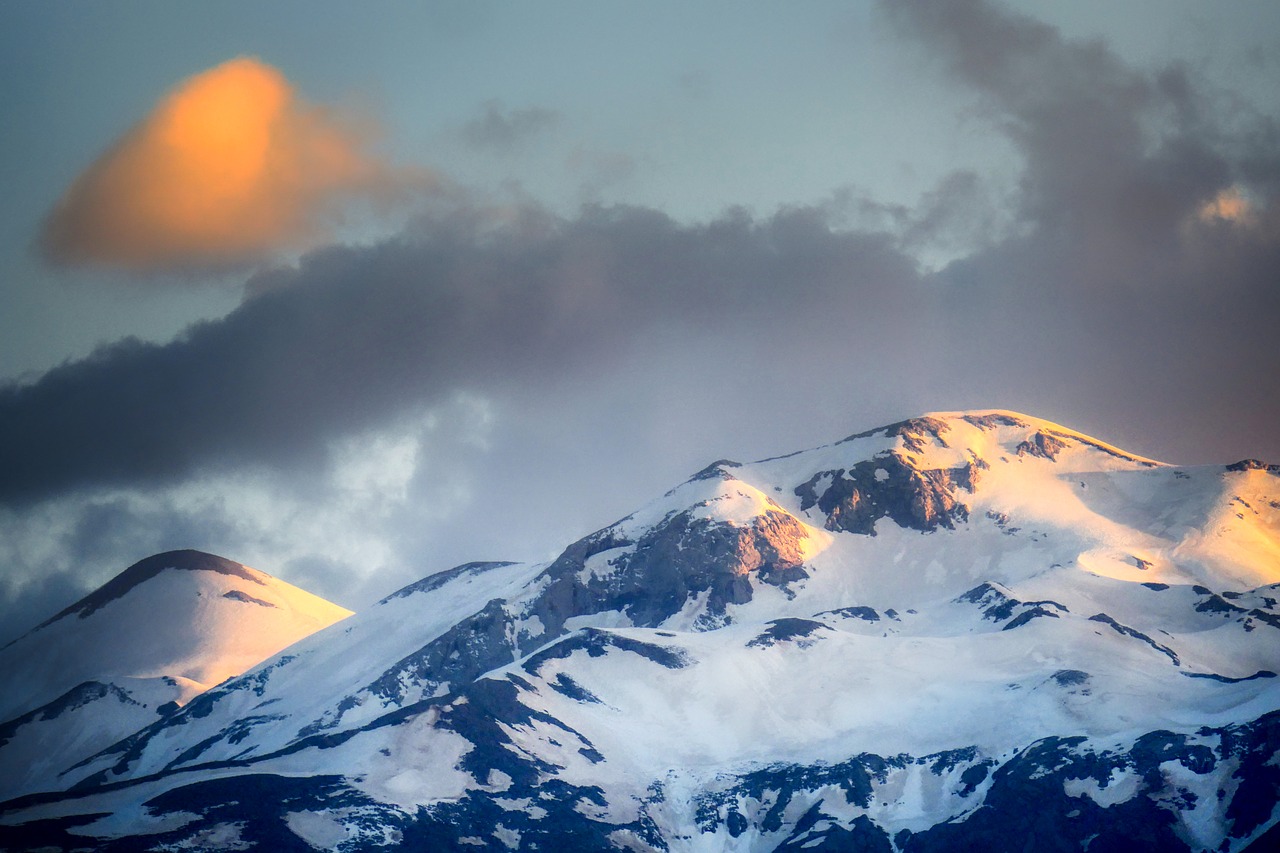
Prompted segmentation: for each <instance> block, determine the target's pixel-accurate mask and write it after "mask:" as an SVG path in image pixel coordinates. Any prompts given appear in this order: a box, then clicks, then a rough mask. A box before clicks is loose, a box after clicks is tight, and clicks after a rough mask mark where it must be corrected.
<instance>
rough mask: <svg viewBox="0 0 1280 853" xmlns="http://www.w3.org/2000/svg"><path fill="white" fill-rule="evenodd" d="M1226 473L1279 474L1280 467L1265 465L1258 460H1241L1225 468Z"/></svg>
mask: <svg viewBox="0 0 1280 853" xmlns="http://www.w3.org/2000/svg"><path fill="white" fill-rule="evenodd" d="M1227 470H1228V471H1266V472H1267V473H1269V474H1280V465H1274V464H1267V463H1266V462H1263V461H1261V460H1259V459H1241V460H1240V461H1239V462H1232V463H1231V464H1230V465H1228V466H1227Z"/></svg>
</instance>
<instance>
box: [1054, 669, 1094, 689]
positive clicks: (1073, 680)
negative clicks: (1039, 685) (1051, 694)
mask: <svg viewBox="0 0 1280 853" xmlns="http://www.w3.org/2000/svg"><path fill="white" fill-rule="evenodd" d="M1051 677H1052V678H1053V680H1054V681H1056V682H1057V683H1058V685H1059V686H1060V687H1078V686H1080V685H1082V684H1085V683H1086V682H1088V680H1089V673H1087V672H1085V671H1083V670H1079V669H1060V670H1058V671H1057V672H1055V673H1054V674H1053V675H1052V676H1051Z"/></svg>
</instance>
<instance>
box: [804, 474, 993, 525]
mask: <svg viewBox="0 0 1280 853" xmlns="http://www.w3.org/2000/svg"><path fill="white" fill-rule="evenodd" d="M979 470H980V466H979V465H978V463H977V462H973V463H970V464H969V465H965V466H961V467H958V468H951V469H935V470H920V469H918V468H916V467H914V466H913V465H911V464H910V463H909V462H907V461H906V460H904V459H903V458H902V457H901V456H900V455H898V454H897V453H888V454H885V455H883V456H877V457H875V458H873V459H868V460H866V461H865V462H860V463H858V464H857V465H855V466H854V467H852V468H849V469H847V470H846V469H844V468H838V469H836V470H834V471H821V472H819V473H817V474H815V475H813V477H811V478H810V479H809V480H808V481H806V482H804V483H801V484H800V485H799V486H796V488H795V490H794V491H795V494H796V496H797V497H799V498H800V508H801V509H805V510H807V509H809V508H810V507H812V506H814V505H815V504H816V505H817V507H818V509H819V510H820V511H822V512H823V513H824V514H825V515H826V517H827V520H826V522H825V523H824V526H825V527H826V528H827V530H832V531H846V532H848V533H864V534H868V535H871V536H874V535H875V532H876V531H875V525H876V522H877V521H879V520H880V519H882V518H888V519H890V520H891V521H893V522H894V523H896V524H898V525H900V526H902V527H910V528H913V529H915V530H922V531H932V530H937V529H938V528H939V527H945V528H947V529H953V528H954V527H955V526H956V523H957V522H963V521H966V520H967V519H968V518H969V508H968V506H966V505H965V504H964V503H962V502H961V501H960V500H959V499H957V497H956V494H955V490H956V488H957V487H959V488H963V489H965V490H966V491H970V492H971V491H973V488H974V483H975V481H976V479H977V475H978V471H979ZM820 488H821V494H819V489H820Z"/></svg>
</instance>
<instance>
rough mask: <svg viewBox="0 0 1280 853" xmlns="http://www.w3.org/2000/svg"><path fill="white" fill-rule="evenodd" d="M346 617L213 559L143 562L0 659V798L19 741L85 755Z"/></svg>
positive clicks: (18, 758) (9, 784)
mask: <svg viewBox="0 0 1280 853" xmlns="http://www.w3.org/2000/svg"><path fill="white" fill-rule="evenodd" d="M350 613H351V611H349V610H346V609H345V608H342V607H339V606H338V605H336V604H333V603H331V602H328V601H325V600H324V599H322V598H319V597H317V596H315V595H312V594H311V593H308V592H306V591H304V590H301V589H299V588H297V587H295V586H293V585H292V584H289V583H286V582H284V581H282V580H279V579H278V578H273V577H272V576H270V575H268V574H266V573H265V572H260V571H258V570H256V569H252V568H249V567H248V566H244V565H241V564H240V563H235V562H232V561H231V560H227V559H224V558H222V557H218V556H215V555H213V554H206V553H203V552H200V551H190V550H187V551H170V552H167V553H163V554H156V555H155V556H152V557H148V558H146V559H144V560H140V561H139V562H137V563H135V564H134V565H132V566H130V567H129V568H127V569H126V570H125V571H123V572H121V573H120V574H119V575H116V576H115V577H114V578H112V579H111V580H109V581H108V582H107V583H105V584H103V585H102V586H101V587H99V588H98V589H97V590H95V591H94V592H91V593H90V594H89V595H87V596H85V597H84V598H82V599H80V600H79V601H78V602H76V603H75V604H73V605H71V606H70V607H68V608H66V609H65V610H63V611H61V612H60V613H58V614H57V615H55V616H54V617H52V618H51V619H49V620H47V621H46V622H44V623H42V624H41V625H39V626H38V627H36V628H35V629H33V630H32V631H30V632H28V633H27V634H25V635H23V636H22V637H20V638H18V639H17V640H15V641H14V642H12V643H10V644H9V645H8V646H6V647H5V648H4V649H0V682H3V683H4V685H5V690H4V691H3V695H0V721H5V723H4V725H3V726H0V769H2V770H3V772H0V776H2V777H4V778H5V787H3V788H0V793H8V792H12V791H14V790H20V789H21V787H20V786H19V785H18V781H19V780H20V779H21V778H23V777H24V776H26V777H29V776H30V774H29V773H24V772H22V770H23V769H25V768H19V767H18V765H19V764H21V763H25V762H27V761H29V760H30V757H29V756H27V755H26V754H25V753H21V752H20V750H19V749H18V747H19V745H20V744H21V742H23V741H25V742H26V743H27V744H28V745H30V744H31V743H34V742H35V741H37V740H39V741H40V742H41V743H42V744H43V747H42V763H43V762H45V761H53V762H55V763H56V762H58V761H63V760H65V759H66V758H67V756H68V755H69V754H71V753H78V755H77V757H78V758H84V757H87V756H88V755H91V754H92V753H93V752H96V751H97V749H100V748H102V747H105V746H108V745H110V744H111V743H112V742H114V741H115V740H117V739H118V738H120V737H123V736H124V735H126V734H128V733H129V732H131V731H133V730H135V729H137V728H139V727H140V726H142V725H145V724H147V723H149V722H152V721H154V720H156V719H159V716H158V715H160V714H164V713H170V712H172V711H173V710H176V709H177V708H178V707H180V706H182V705H184V704H186V703H187V702H188V701H189V700H190V699H191V698H192V697H193V696H196V695H198V694H200V693H202V692H204V691H205V690H207V689H208V688H210V687H212V686H213V685H215V684H218V683H219V682H221V681H223V680H225V679H226V678H229V677H231V676H234V675H238V674H239V673H241V672H243V671H244V670H246V669H248V668H249V667H251V666H253V665H254V664H256V663H258V662H259V661H261V660H263V659H264V658H267V657H270V656H271V655H273V654H275V653H276V652H279V651H280V650H281V649H283V648H284V647H285V646H288V645H290V644H292V643H294V642H296V641H297V640H299V639H301V638H302V637H305V636H307V635H309V634H312V633H314V632H315V631H317V630H319V629H320V628H323V627H325V626H327V625H330V624H332V623H333V622H335V621H338V620H340V619H343V618H345V617H346V616H349V615H350ZM108 705H109V706H110V710H107V706H108ZM89 717H92V718H93V719H92V722H91V723H90V722H87V720H88V718H89ZM10 730H12V731H10ZM36 730H39V731H40V732H41V733H42V734H40V735H39V736H38V737H37V736H36V735H34V734H32V733H33V732H34V731H36ZM68 732H74V737H69V736H68ZM10 741H12V743H10Z"/></svg>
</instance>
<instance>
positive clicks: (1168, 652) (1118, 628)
mask: <svg viewBox="0 0 1280 853" xmlns="http://www.w3.org/2000/svg"><path fill="white" fill-rule="evenodd" d="M1089 621H1090V622H1101V623H1102V624H1104V625H1110V626H1111V628H1112V629H1113V630H1114V631H1115V632H1116V633H1118V634H1123V635H1124V636H1126V637H1133V638H1134V639H1135V640H1141V641H1142V642H1144V643H1146V644H1147V645H1148V646H1150V647H1151V648H1153V649H1155V650H1156V651H1158V652H1160V654H1162V655H1165V656H1166V657H1168V658H1169V660H1171V661H1173V665H1174V666H1181V663H1180V662H1179V660H1178V655H1177V653H1176V652H1174V651H1173V649H1170V648H1169V647H1167V646H1162V645H1160V644H1159V643H1157V642H1156V641H1155V640H1153V639H1151V638H1150V637H1148V636H1147V635H1146V634H1144V633H1142V632H1141V631H1138V630H1136V629H1134V628H1130V627H1129V626H1127V625H1121V624H1120V623H1119V622H1117V621H1116V620H1114V619H1112V618H1111V617H1110V616H1108V615H1107V614H1105V613H1095V614H1094V615H1092V616H1090V617H1089Z"/></svg>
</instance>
